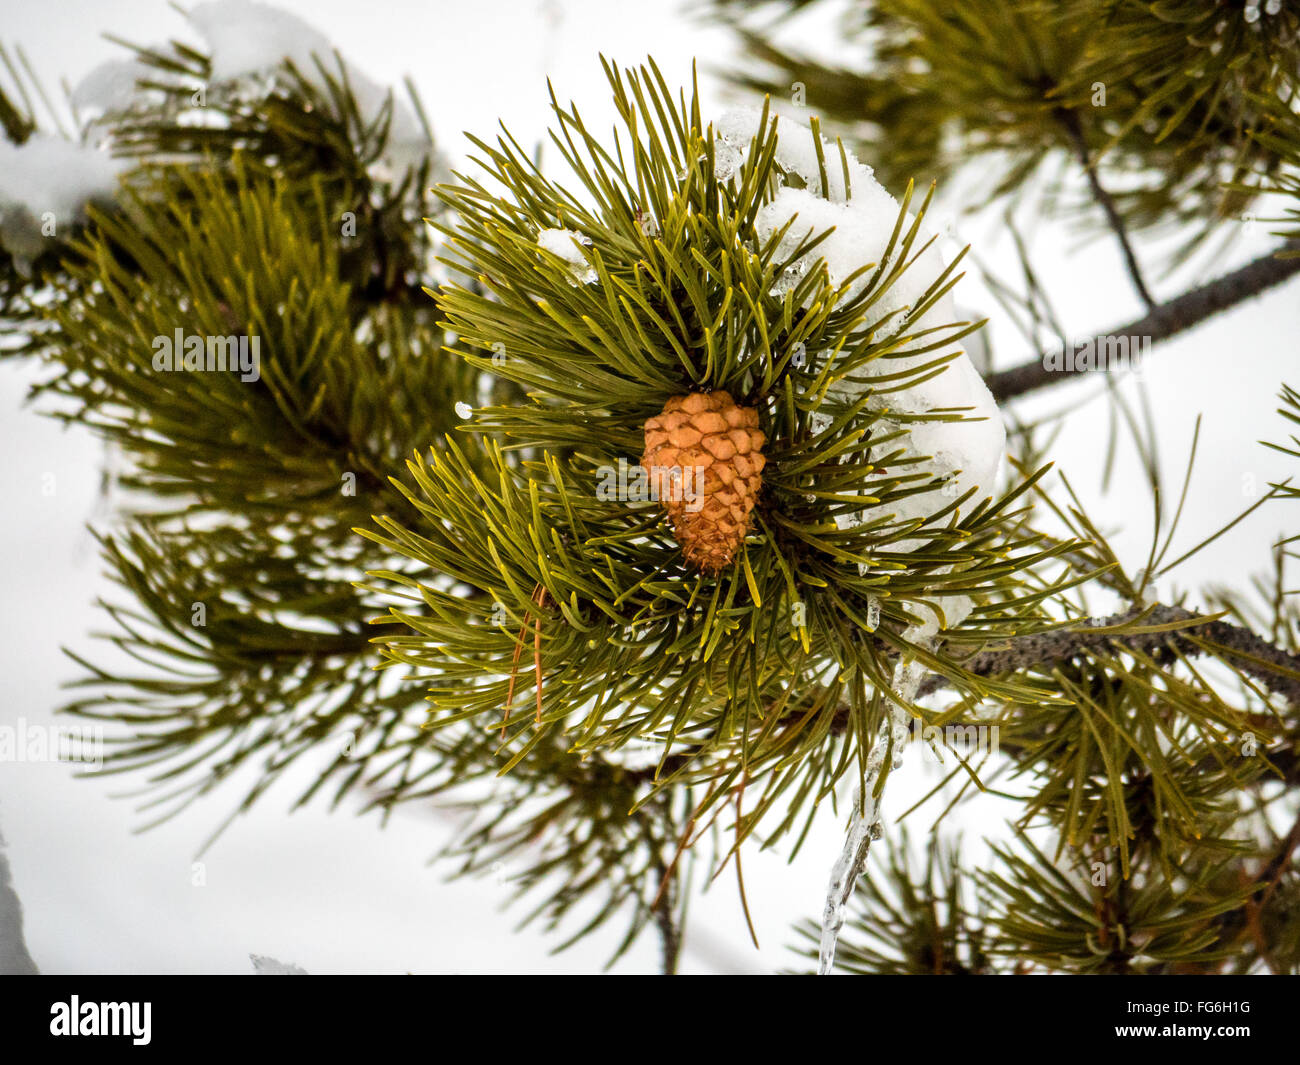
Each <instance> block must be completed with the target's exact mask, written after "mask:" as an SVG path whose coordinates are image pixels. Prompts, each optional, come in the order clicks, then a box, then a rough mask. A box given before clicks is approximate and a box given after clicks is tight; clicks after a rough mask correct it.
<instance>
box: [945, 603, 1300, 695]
mask: <svg viewBox="0 0 1300 1065" xmlns="http://www.w3.org/2000/svg"><path fill="white" fill-rule="evenodd" d="M1137 618H1141V619H1142V622H1143V624H1146V625H1151V626H1153V627H1155V626H1160V625H1169V624H1175V623H1178V622H1199V624H1195V625H1189V626H1188V627H1187V628H1185V629H1178V630H1175V631H1172V632H1171V631H1164V632H1135V633H1114V632H1106V631H1104V630H1105V629H1106V628H1109V627H1114V626H1118V625H1122V624H1124V623H1125V622H1129V621H1133V620H1135V619H1137ZM1090 629H1097V630H1103V631H1096V632H1090V631H1089V630H1090ZM1116 643H1118V644H1122V645H1123V646H1125V647H1128V648H1130V649H1131V650H1134V651H1142V652H1145V653H1148V654H1154V655H1160V654H1162V653H1164V654H1168V653H1169V652H1170V651H1171V650H1173V651H1176V652H1178V653H1180V654H1184V655H1200V654H1204V653H1205V652H1206V650H1207V648H1206V647H1205V646H1203V644H1210V645H1213V648H1214V649H1215V650H1217V651H1219V652H1220V653H1221V654H1222V655H1223V657H1224V658H1226V659H1229V660H1231V661H1232V662H1233V664H1234V665H1236V667H1237V668H1238V669H1240V670H1241V671H1242V672H1243V673H1246V674H1249V675H1250V676H1251V677H1253V678H1254V679H1255V680H1257V681H1259V683H1260V684H1262V685H1263V686H1264V687H1265V688H1267V689H1268V690H1269V691H1270V692H1273V693H1275V694H1277V695H1282V696H1284V697H1285V698H1286V699H1287V700H1288V701H1289V702H1290V703H1291V704H1292V705H1293V706H1300V655H1295V654H1291V653H1290V652H1289V651H1284V650H1282V649H1281V648H1280V647H1276V646H1274V645H1273V644H1271V643H1269V642H1268V641H1267V640H1265V639H1264V638H1263V637H1261V636H1257V635H1256V634H1255V633H1253V632H1251V631H1250V630H1249V629H1246V628H1243V627H1242V626H1240V625H1234V624H1232V623H1231V622H1227V621H1221V620H1211V619H1207V618H1204V616H1203V615H1201V614H1197V613H1196V612H1194V611H1191V610H1185V609H1183V608H1182V607H1178V606H1157V607H1152V608H1147V607H1133V608H1132V609H1130V610H1127V611H1125V612H1124V613H1122V614H1114V615H1112V616H1111V617H1108V618H1100V619H1093V620H1091V621H1089V622H1088V623H1087V624H1086V625H1083V626H1079V627H1074V628H1069V629H1057V630H1055V631H1053V632H1044V633H1037V634H1034V635H1032V636H1018V637H1016V638H1014V639H1012V640H1009V641H1007V642H1006V644H1005V645H1004V646H1002V647H998V648H995V649H993V650H988V651H981V652H980V653H979V654H977V655H975V656H974V657H973V658H972V659H971V660H970V661H969V662H967V663H965V669H966V670H967V671H968V672H970V673H974V674H976V675H977V676H981V677H983V676H993V675H996V674H1002V673H1011V672H1014V671H1017V670H1024V669H1033V668H1035V667H1041V666H1045V665H1048V664H1051V663H1055V662H1065V661H1068V660H1069V659H1071V658H1073V657H1075V656H1076V655H1078V654H1079V653H1080V652H1081V651H1087V650H1105V649H1106V648H1107V647H1109V646H1111V645H1112V644H1116ZM947 683H948V681H947V680H946V679H945V678H943V677H940V676H937V675H934V674H932V675H931V676H929V677H927V678H926V681H925V683H924V684H922V686H921V694H923V695H925V694H929V693H930V692H934V691H936V690H938V689H939V688H941V687H943V686H944V685H945V684H947Z"/></svg>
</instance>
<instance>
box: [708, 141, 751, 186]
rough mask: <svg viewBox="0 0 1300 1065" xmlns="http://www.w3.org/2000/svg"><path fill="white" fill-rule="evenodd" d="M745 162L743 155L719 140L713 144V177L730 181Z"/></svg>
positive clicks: (737, 149) (738, 150)
mask: <svg viewBox="0 0 1300 1065" xmlns="http://www.w3.org/2000/svg"><path fill="white" fill-rule="evenodd" d="M744 162H745V153H744V152H742V151H741V150H740V149H739V148H736V147H734V146H733V145H731V144H728V143H727V142H726V141H724V140H722V139H721V138H719V139H718V140H716V141H715V142H714V144H713V176H714V178H715V179H717V180H718V181H730V180H731V179H732V178H733V177H735V175H736V172H737V171H738V170H739V169H740V168H741V166H742V165H743V164H744Z"/></svg>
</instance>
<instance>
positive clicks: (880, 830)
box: [869, 821, 885, 842]
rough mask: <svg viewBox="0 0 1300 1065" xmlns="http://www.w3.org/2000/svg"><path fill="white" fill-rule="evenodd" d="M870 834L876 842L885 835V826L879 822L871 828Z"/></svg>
mask: <svg viewBox="0 0 1300 1065" xmlns="http://www.w3.org/2000/svg"><path fill="white" fill-rule="evenodd" d="M869 834H870V836H871V839H872V842H875V841H876V840H878V839H880V837H881V836H883V835H884V834H885V826H884V825H882V824H881V823H880V822H879V821H877V822H876V823H875V824H873V825H872V826H871V830H870V833H869Z"/></svg>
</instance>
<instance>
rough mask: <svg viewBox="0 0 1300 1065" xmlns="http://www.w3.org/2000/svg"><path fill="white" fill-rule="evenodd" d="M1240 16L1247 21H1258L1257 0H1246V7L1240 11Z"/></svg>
mask: <svg viewBox="0 0 1300 1065" xmlns="http://www.w3.org/2000/svg"><path fill="white" fill-rule="evenodd" d="M1241 14H1242V17H1243V18H1244V19H1245V20H1246V21H1247V22H1249V23H1252V24H1253V23H1256V22H1258V21H1259V0H1246V9H1245V10H1244V11H1243V12H1242V13H1241Z"/></svg>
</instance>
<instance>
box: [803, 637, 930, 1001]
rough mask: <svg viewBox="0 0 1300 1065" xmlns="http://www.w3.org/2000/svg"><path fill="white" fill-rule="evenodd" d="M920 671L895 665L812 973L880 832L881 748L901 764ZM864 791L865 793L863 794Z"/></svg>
mask: <svg viewBox="0 0 1300 1065" xmlns="http://www.w3.org/2000/svg"><path fill="white" fill-rule="evenodd" d="M924 676H925V670H924V669H923V668H920V667H919V666H916V665H914V664H913V663H912V662H910V661H908V660H906V659H904V660H903V661H900V662H899V663H898V665H897V666H895V667H894V676H893V679H892V681H891V683H890V688H891V689H892V692H891V695H892V698H891V705H890V707H889V711H888V713H886V714H885V719H884V720H883V721H882V722H881V723H880V731H879V732H878V733H877V734H876V741H875V743H873V744H872V746H871V753H870V754H869V755H867V772H866V779H865V780H864V781H863V784H862V785H861V786H860V787H859V788H858V789H857V790H856V791H855V792H854V795H853V815H852V817H851V819H850V820H849V829H848V833H847V834H846V836H845V838H844V849H843V850H842V851H840V856H839V858H838V860H837V861H836V862H835V865H834V866H833V867H832V868H831V879H830V884H829V886H828V887H827V892H826V906H825V908H824V909H823V910H822V934H821V945H820V947H819V949H818V952H817V975H818V976H827V975H829V974H830V971H831V967H832V966H833V965H834V964H835V948H836V946H837V945H838V943H839V938H840V929H841V928H843V927H844V914H845V911H846V909H847V907H848V902H849V899H850V898H852V897H853V888H854V886H855V885H856V884H857V882H858V877H859V876H860V875H861V873H862V868H863V866H864V865H866V862H867V851H868V850H869V849H870V847H871V841H872V840H875V839H879V838H880V837H881V835H882V834H883V831H884V830H883V828H882V826H881V819H880V807H879V804H878V803H877V802H876V799H875V797H874V795H873V792H874V791H875V788H876V781H878V780H879V779H880V770H881V768H882V766H883V765H884V762H885V752H886V751H887V750H888V749H889V748H890V747H891V746H892V748H893V768H894V769H898V768H899V767H900V766H901V765H902V764H903V747H904V745H905V744H906V743H907V739H908V728H907V726H908V722H909V720H910V715H909V714H908V712H907V709H906V707H907V704H908V703H910V702H911V701H912V700H913V699H915V698H916V693H917V690H918V689H919V688H920V686H921V679H922V678H923V677H924ZM864 792H865V794H864Z"/></svg>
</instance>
